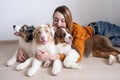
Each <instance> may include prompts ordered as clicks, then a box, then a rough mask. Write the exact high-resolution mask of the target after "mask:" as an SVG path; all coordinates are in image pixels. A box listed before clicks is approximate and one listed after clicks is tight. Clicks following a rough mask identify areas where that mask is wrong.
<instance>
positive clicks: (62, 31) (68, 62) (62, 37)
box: [52, 28, 81, 75]
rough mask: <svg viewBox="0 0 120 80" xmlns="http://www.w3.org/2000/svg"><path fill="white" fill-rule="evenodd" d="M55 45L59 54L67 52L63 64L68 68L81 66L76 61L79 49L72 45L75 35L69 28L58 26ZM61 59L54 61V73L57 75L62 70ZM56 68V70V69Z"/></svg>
mask: <svg viewBox="0 0 120 80" xmlns="http://www.w3.org/2000/svg"><path fill="white" fill-rule="evenodd" d="M54 39H55V45H56V50H57V54H65V55H66V57H65V59H64V61H63V65H64V66H65V67H67V68H79V69H80V68H81V67H80V66H79V65H78V64H77V63H76V62H77V59H78V58H79V56H80V55H79V53H78V51H77V50H76V49H75V48H73V47H72V45H73V44H72V41H73V37H72V35H71V34H70V33H69V31H68V29H67V28H57V29H56V31H55V36H54ZM61 66H62V65H61V61H54V63H53V68H54V69H53V70H52V73H53V74H54V75H56V74H57V73H59V72H60V70H61ZM55 69H56V70H55Z"/></svg>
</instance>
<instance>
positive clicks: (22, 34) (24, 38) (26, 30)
mask: <svg viewBox="0 0 120 80" xmlns="http://www.w3.org/2000/svg"><path fill="white" fill-rule="evenodd" d="M13 29H14V30H15V33H14V34H15V35H17V36H19V48H21V49H23V50H24V51H25V53H26V54H27V55H28V57H30V56H31V54H32V51H31V47H32V40H33V31H34V29H35V28H34V27H33V26H31V25H26V24H25V25H23V26H17V25H14V26H13ZM18 52H19V49H17V50H16V51H15V53H14V55H13V56H12V58H11V59H10V60H8V61H7V63H6V65H7V66H12V65H13V64H15V63H16V62H17V55H18Z"/></svg>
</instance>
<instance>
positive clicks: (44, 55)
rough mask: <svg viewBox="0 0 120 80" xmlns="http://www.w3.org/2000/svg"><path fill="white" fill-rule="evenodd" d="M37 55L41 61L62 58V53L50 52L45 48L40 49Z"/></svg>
mask: <svg viewBox="0 0 120 80" xmlns="http://www.w3.org/2000/svg"><path fill="white" fill-rule="evenodd" d="M35 57H36V58H37V59H38V60H41V61H46V60H56V59H60V55H58V54H50V53H48V52H47V51H45V50H41V51H38V52H37V53H36V54H35Z"/></svg>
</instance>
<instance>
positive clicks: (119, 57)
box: [117, 54, 120, 63]
mask: <svg viewBox="0 0 120 80" xmlns="http://www.w3.org/2000/svg"><path fill="white" fill-rule="evenodd" d="M117 58H118V62H119V63H120V54H118V55H117Z"/></svg>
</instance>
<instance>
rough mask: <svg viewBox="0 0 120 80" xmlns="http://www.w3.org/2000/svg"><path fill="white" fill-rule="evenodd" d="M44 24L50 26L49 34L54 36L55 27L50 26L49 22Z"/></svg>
mask: <svg viewBox="0 0 120 80" xmlns="http://www.w3.org/2000/svg"><path fill="white" fill-rule="evenodd" d="M46 25H47V26H48V27H49V28H50V32H51V35H52V36H54V34H55V27H54V26H52V25H51V24H49V23H47V24H46Z"/></svg>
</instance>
